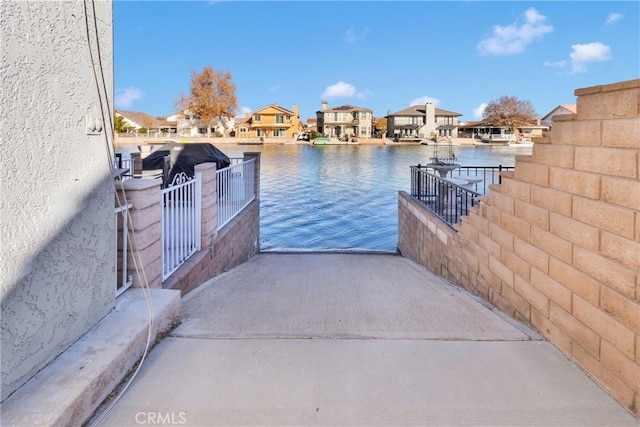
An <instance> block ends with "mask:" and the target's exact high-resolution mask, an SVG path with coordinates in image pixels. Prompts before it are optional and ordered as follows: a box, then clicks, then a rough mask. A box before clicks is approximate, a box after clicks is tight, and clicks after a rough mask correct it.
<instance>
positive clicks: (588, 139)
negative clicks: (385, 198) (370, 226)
mask: <svg viewBox="0 0 640 427" xmlns="http://www.w3.org/2000/svg"><path fill="white" fill-rule="evenodd" d="M576 95H577V96H578V102H577V110H578V112H577V114H575V115H564V116H556V117H554V126H553V131H552V132H551V137H550V139H549V140H540V141H537V142H536V143H535V145H534V147H533V152H532V155H531V156H519V157H516V166H515V170H514V171H513V172H503V173H502V177H503V178H502V185H500V186H491V187H490V188H491V191H490V194H489V196H488V197H487V198H486V199H484V200H482V201H481V203H480V207H479V208H478V209H476V210H474V211H472V212H471V213H470V215H469V216H468V217H466V218H463V222H462V225H461V226H459V227H456V229H455V230H454V229H452V228H451V227H449V226H448V225H446V224H444V223H443V222H442V221H440V220H439V219H438V218H436V217H435V216H434V215H432V214H431V213H430V212H429V211H427V210H426V209H425V208H424V207H423V206H422V205H420V204H419V203H417V202H416V201H415V200H414V199H412V198H411V197H410V196H409V195H407V194H406V193H401V194H400V197H399V243H398V247H399V250H400V251H401V253H402V254H403V255H404V256H407V257H409V258H411V259H414V260H415V261H417V262H419V263H420V264H422V265H424V266H426V267H427V268H429V269H430V270H431V271H433V272H435V273H437V274H440V275H442V276H443V277H445V278H446V279H447V280H449V281H450V282H452V283H456V284H459V285H461V286H463V287H465V288H466V289H468V290H470V291H471V292H474V293H476V294H478V295H481V296H483V297H484V298H486V299H487V300H489V301H490V302H491V303H493V304H494V305H496V306H497V307H499V308H500V309H501V310H503V311H504V312H506V313H507V314H509V315H511V316H512V317H514V318H516V319H519V320H521V321H524V322H526V323H528V324H529V325H531V326H533V327H534V328H535V329H536V330H537V331H538V332H540V333H541V334H542V335H544V336H545V337H547V338H548V339H549V340H550V341H551V342H552V343H554V344H555V345H556V346H557V347H558V348H559V349H560V350H561V351H563V352H564V353H565V354H566V355H567V356H568V357H570V358H571V359H572V360H574V361H575V362H576V363H578V364H579V365H580V366H582V367H583V368H584V369H585V370H586V371H587V372H589V374H591V375H592V376H593V377H594V378H595V379H596V380H597V381H599V382H600V383H601V384H602V385H603V386H604V387H605V388H606V389H607V390H608V391H609V392H610V393H611V394H612V395H613V396H615V397H616V398H617V399H618V400H619V401H620V402H622V403H623V404H624V405H625V406H627V407H628V408H629V409H630V410H631V411H633V412H634V413H635V414H636V416H638V415H640V290H639V288H640V138H639V137H638V135H640V79H639V80H632V81H627V82H620V83H615V84H611V85H604V86H596V87H592V88H585V89H579V90H576Z"/></svg>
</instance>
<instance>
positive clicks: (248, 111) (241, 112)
mask: <svg viewBox="0 0 640 427" xmlns="http://www.w3.org/2000/svg"><path fill="white" fill-rule="evenodd" d="M252 111H253V110H252V109H251V108H249V107H239V108H238V111H237V112H236V117H240V118H241V117H244V115H245V114H251V112H252Z"/></svg>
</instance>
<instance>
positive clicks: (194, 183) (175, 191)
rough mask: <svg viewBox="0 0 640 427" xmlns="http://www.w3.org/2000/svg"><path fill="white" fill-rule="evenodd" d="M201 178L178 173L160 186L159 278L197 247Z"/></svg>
mask: <svg viewBox="0 0 640 427" xmlns="http://www.w3.org/2000/svg"><path fill="white" fill-rule="evenodd" d="M201 195H202V177H201V174H199V173H197V174H196V176H195V177H193V178H188V177H187V175H186V174H184V173H180V174H178V175H176V176H175V178H174V179H173V182H172V183H171V184H170V185H169V186H168V187H167V188H164V189H162V280H163V281H164V280H166V279H167V278H168V277H169V276H170V275H171V273H173V272H174V271H176V270H177V269H178V267H180V266H181V265H182V264H183V263H184V262H185V261H186V260H187V258H189V257H190V256H191V255H193V254H194V253H195V252H197V251H199V250H200V227H201V223H200V220H201V215H202V213H201V202H202V197H201Z"/></svg>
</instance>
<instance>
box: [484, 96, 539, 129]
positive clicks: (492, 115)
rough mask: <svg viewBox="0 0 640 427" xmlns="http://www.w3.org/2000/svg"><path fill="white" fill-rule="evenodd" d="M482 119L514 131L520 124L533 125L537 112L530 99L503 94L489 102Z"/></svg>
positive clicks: (486, 122)
mask: <svg viewBox="0 0 640 427" xmlns="http://www.w3.org/2000/svg"><path fill="white" fill-rule="evenodd" d="M482 119H483V120H482V121H483V122H484V123H485V124H488V125H493V126H501V127H508V128H509V129H511V131H512V132H513V133H515V132H516V131H517V128H518V127H519V126H525V125H532V124H535V123H536V121H537V114H536V111H535V109H534V108H533V105H532V104H531V102H530V101H526V100H520V99H518V98H516V97H515V96H502V97H501V98H500V99H498V100H493V101H491V102H489V105H487V107H486V108H485V109H484V112H483V113H482Z"/></svg>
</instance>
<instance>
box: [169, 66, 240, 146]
mask: <svg viewBox="0 0 640 427" xmlns="http://www.w3.org/2000/svg"><path fill="white" fill-rule="evenodd" d="M176 107H177V108H178V109H179V110H188V111H189V112H190V113H191V114H194V115H196V116H198V117H199V118H200V120H201V121H202V123H203V124H204V125H205V126H206V127H207V136H211V122H213V119H215V118H216V117H218V118H222V116H227V117H232V116H234V114H235V111H236V109H237V108H238V100H237V98H236V85H235V84H234V83H233V77H232V76H231V73H230V72H229V71H222V70H220V71H216V70H214V69H213V67H211V66H210V65H208V66H206V67H204V68H203V70H202V72H200V73H197V72H195V71H192V72H191V93H190V95H188V96H187V95H185V94H181V95H180V99H179V100H178V101H177V102H176ZM221 121H222V120H221ZM222 122H223V123H224V121H222Z"/></svg>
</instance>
